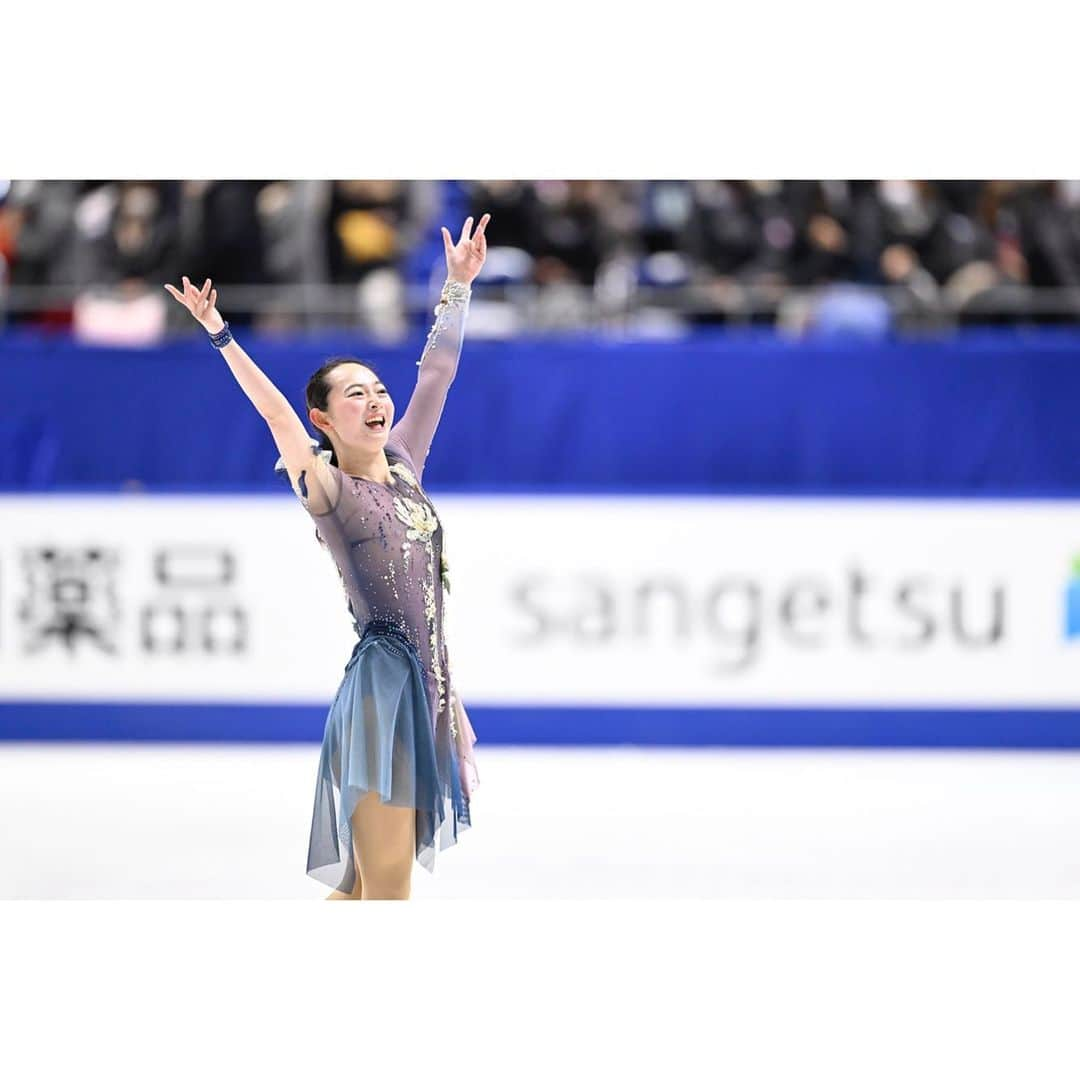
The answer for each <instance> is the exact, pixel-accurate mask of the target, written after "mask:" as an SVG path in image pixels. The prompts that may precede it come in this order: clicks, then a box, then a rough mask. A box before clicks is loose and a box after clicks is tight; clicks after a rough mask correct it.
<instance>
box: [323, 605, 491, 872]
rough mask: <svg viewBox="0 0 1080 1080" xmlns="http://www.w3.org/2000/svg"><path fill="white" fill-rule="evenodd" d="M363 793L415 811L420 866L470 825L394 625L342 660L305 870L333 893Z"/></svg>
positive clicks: (444, 739) (418, 676) (451, 751)
mask: <svg viewBox="0 0 1080 1080" xmlns="http://www.w3.org/2000/svg"><path fill="white" fill-rule="evenodd" d="M370 791H376V792H378V794H379V798H380V799H381V801H382V802H384V803H389V804H390V805H391V806H410V807H413V808H414V809H415V810H416V858H417V861H418V862H419V863H420V865H421V866H423V867H424V869H426V870H428V871H432V870H433V869H434V864H435V852H436V849H437V848H438V849H439V850H441V849H443V848H446V847H449V846H450V845H451V844H454V843H456V842H457V837H458V833H459V832H460V831H462V830H463V829H466V828H468V827H469V825H470V821H469V803H468V798H467V796H466V795H465V794H464V792H463V790H462V782H461V777H460V775H459V763H458V760H457V753H456V750H455V746H454V742H453V740H452V739H451V738H450V736H449V733H448V732H445V731H441V732H440V733H439V736H438V738H436V733H435V729H434V728H433V725H432V722H431V710H430V708H429V707H428V699H427V693H426V689H425V680H424V672H423V668H422V666H421V663H420V660H419V658H418V657H417V654H416V651H415V650H414V649H413V647H412V644H411V643H410V642H409V641H408V639H407V638H406V637H405V636H404V634H402V633H401V632H400V631H399V630H397V628H396V627H393V626H392V625H389V624H377V623H371V624H369V625H368V627H367V628H366V630H365V632H364V635H363V637H361V638H360V640H359V641H357V643H356V647H355V648H354V649H353V653H352V656H351V657H350V658H349V662H348V663H347V664H346V665H345V674H344V676H343V677H342V680H341V685H340V686H339V687H338V691H337V693H336V695H335V696H334V701H333V703H332V704H331V706H330V711H329V713H328V714H327V717H326V727H325V730H324V731H323V740H322V751H321V753H320V756H319V768H318V777H317V780H316V785H315V806H314V810H313V811H312V818H311V839H310V842H309V844H308V859H307V872H308V874H310V875H311V876H312V877H313V878H315V879H316V880H317V881H321V882H323V883H324V884H326V885H330V886H332V887H333V888H335V889H339V890H340V891H341V892H346V893H348V892H352V891H353V888H354V886H355V885H356V865H355V861H354V857H353V845H352V826H351V818H352V813H353V810H354V809H355V807H356V804H357V803H358V802H359V801H360V799H361V798H363V797H364V796H365V795H366V794H367V793H368V792H370Z"/></svg>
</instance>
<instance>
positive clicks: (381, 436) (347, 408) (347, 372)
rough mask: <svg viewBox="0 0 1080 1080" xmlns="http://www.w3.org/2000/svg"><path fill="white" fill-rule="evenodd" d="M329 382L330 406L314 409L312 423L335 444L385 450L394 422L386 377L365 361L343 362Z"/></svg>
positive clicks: (392, 405)
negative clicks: (383, 381) (365, 363)
mask: <svg viewBox="0 0 1080 1080" xmlns="http://www.w3.org/2000/svg"><path fill="white" fill-rule="evenodd" d="M326 382H327V385H328V387H329V394H328V395H327V402H326V409H325V410H322V409H313V410H312V411H311V420H312V422H313V423H315V424H316V426H317V427H318V428H320V429H321V430H322V431H326V432H327V433H328V434H329V435H330V436H331V441H332V442H334V443H335V445H339V446H341V445H343V446H351V447H355V448H357V449H358V450H364V451H365V452H371V451H372V450H378V449H381V448H382V447H383V446H384V445H385V444H386V437H387V435H389V434H390V428H391V426H392V425H393V423H394V402H393V401H392V400H391V398H390V393H389V391H388V390H387V389H386V387H385V386H384V385H383V383H382V380H381V379H380V378H379V377H378V376H377V375H376V374H375V372H373V371H372V370H371V369H370V368H366V367H364V365H363V364H339V365H338V366H337V367H335V368H334V369H333V370H332V371H330V372H329V373H328V374H327V376H326ZM380 421H381V423H380Z"/></svg>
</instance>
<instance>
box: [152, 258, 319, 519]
mask: <svg viewBox="0 0 1080 1080" xmlns="http://www.w3.org/2000/svg"><path fill="white" fill-rule="evenodd" d="M182 281H183V285H184V291H183V292H182V293H181V292H180V291H179V290H177V289H175V288H174V287H173V286H172V285H166V286H165V288H166V289H168V291H169V292H170V293H171V294H172V296H173V297H174V298H175V299H176V300H177V302H179V303H181V304H183V305H184V307H185V308H187V310H188V311H189V312H191V314H192V316H193V317H194V318H195V320H196V321H197V322H198V323H199V325H200V326H202V327H203V329H204V330H206V332H207V333H208V334H217V333H220V332H221V331H222V330H224V329H225V320H224V319H223V318H222V317H221V314H220V313H219V312H218V310H217V289H215V288H213V283H212V282H211V281H210V279H209V278H207V279H206V282H205V284H204V285H203V287H202V288H201V289H196V288H195V286H194V285H192V284H191V282H190V281H188V279H187V278H186V277H185V278H183V279H182ZM219 351H220V352H221V355H222V356H223V357H224V358H225V362H226V363H227V364H228V365H229V370H230V371H231V372H232V373H233V375H234V376H235V378H236V381H237V382H238V383H239V384H240V389H241V390H243V391H244V393H245V394H247V396H248V398H249V400H250V401H251V404H252V405H254V406H255V408H256V409H257V410H258V413H259V415H260V416H261V417H262V418H263V419H264V420H265V421H266V423H267V426H268V427H269V428H270V434H271V435H272V436H273V439H274V443H275V444H276V446H277V448H278V453H279V454H280V455H281V458H282V460H283V462H284V464H285V468H286V471H287V472H288V474H289V480H290V481H291V483H292V487H293V491H295V492H296V494H297V496H298V497H299V498H300V499H301V500H302V501H303V503H304V505H305V506H306V507H307V508H308V510H309V511H311V512H312V513H313V514H322V513H326V512H328V511H329V510H330V509H332V508H333V505H334V503H335V502H336V495H337V491H336V488H337V478H336V477H335V476H334V475H333V470H332V469H331V468H330V466H328V465H327V463H326V462H325V461H324V460H323V459H322V458H321V457H320V456H319V454H318V453H317V452H316V450H315V448H314V447H313V446H312V439H311V436H310V435H309V434H308V431H307V428H306V427H304V422H303V421H302V420H301V419H300V417H299V416H297V414H296V410H295V409H294V408H293V407H292V406H291V405H290V404H289V399H288V398H286V397H285V395H284V394H283V393H282V392H281V391H280V390H279V389H278V388H277V387H276V386H275V385H274V384H273V382H271V381H270V379H269V378H268V377H267V375H266V374H265V373H264V372H263V371H262V370H261V369H260V368H259V366H258V364H256V363H255V361H254V360H252V359H251V357H250V356H248V354H247V353H246V352H245V351H244V350H243V349H242V348H241V346H240V345H239V344H238V343H237V342H236V340H235V339H233V338H231V337H230V340H229V342H228V344H226V345H223V346H221V347H220V349H219Z"/></svg>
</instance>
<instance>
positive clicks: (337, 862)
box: [165, 214, 491, 900]
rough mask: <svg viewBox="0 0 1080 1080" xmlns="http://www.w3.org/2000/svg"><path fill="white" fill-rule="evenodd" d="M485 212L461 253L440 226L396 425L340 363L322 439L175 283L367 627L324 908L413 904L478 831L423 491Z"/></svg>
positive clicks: (328, 742) (432, 520)
mask: <svg viewBox="0 0 1080 1080" xmlns="http://www.w3.org/2000/svg"><path fill="white" fill-rule="evenodd" d="M490 218H491V215H490V214H485V215H484V216H483V217H482V218H481V219H480V223H479V225H477V227H476V231H475V232H472V224H473V219H472V218H471V217H470V218H468V219H467V220H466V222H465V224H464V226H463V228H462V230H461V235H460V238H459V239H458V242H457V243H456V244H455V243H454V242H453V239H452V237H451V235H450V233H449V231H448V230H447V229H446V228H443V230H442V236H443V244H444V247H445V249H446V268H447V277H446V282H445V284H444V285H443V289H442V296H441V299H440V301H439V304H438V306H437V307H436V308H435V316H436V318H435V323H434V325H433V326H432V328H431V332H430V334H429V335H428V338H427V343H426V345H425V347H424V351H423V353H422V355H421V357H420V359H419V361H417V364H418V367H419V369H420V370H419V372H418V373H417V380H416V386H415V388H414V390H413V393H412V397H411V398H410V400H409V404H408V407H407V408H406V410H405V413H404V415H403V416H402V417H401V419H400V420H399V421H398V422H397V423H396V424H395V423H394V403H393V401H392V400H391V398H390V395H389V393H388V392H387V389H386V387H385V386H384V385H383V383H382V382H381V381H380V379H379V376H378V374H377V373H376V371H375V370H374V368H372V367H371V365H369V364H367V363H366V362H364V361H361V360H358V359H356V358H354V357H334V358H333V359H331V360H329V361H327V363H325V364H323V366H322V367H320V368H319V370H318V371H316V372H315V373H314V375H312V376H311V379H310V381H309V382H308V385H307V391H306V404H307V410H308V419H309V420H310V421H311V423H312V424H313V425H314V426H315V427H316V428H317V429H318V430H319V432H320V433H321V440H320V442H318V443H317V442H316V441H315V440H314V439H313V438H311V436H310V435H309V434H308V432H307V429H306V428H305V427H304V424H303V421H302V420H301V419H300V417H299V416H298V415H297V414H296V412H295V411H294V410H293V408H292V407H291V405H290V404H289V401H288V399H287V398H286V397H285V396H284V394H282V393H281V392H280V391H279V390H278V389H277V387H276V386H274V384H273V383H272V382H271V381H270V380H269V379H268V378H267V376H266V375H265V374H264V373H263V372H262V371H261V370H260V369H259V368H258V367H257V366H256V364H255V363H254V361H253V360H252V359H251V357H249V356H248V354H247V353H246V352H244V350H243V349H242V348H241V347H240V345H239V344H237V342H236V341H235V339H233V337H232V335H231V334H230V332H229V324H228V323H227V322H225V320H224V319H223V318H222V317H221V315H220V314H219V313H218V310H217V290H216V289H215V288H213V283H212V282H211V281H210V279H207V280H206V282H205V283H204V284H203V286H202V288H201V289H197V288H196V287H195V286H194V285H193V284H192V283H191V282H190V281H189V280H188V279H187V278H186V277H185V278H183V279H182V281H183V292H181V291H179V290H178V289H176V288H174V287H173V286H172V285H166V286H165V288H166V289H168V291H169V292H170V294H171V295H172V296H173V297H175V298H176V300H177V301H179V302H180V303H181V304H183V305H184V306H185V307H186V308H187V309H188V311H190V312H191V314H192V315H193V316H194V317H195V318H196V319H197V320H198V322H199V323H200V324H201V325H202V326H203V327H204V328H205V329H206V330H207V332H208V333H209V334H210V341H211V342H212V344H213V345H214V346H215V347H216V348H218V349H220V350H221V354H222V356H223V357H224V358H225V361H226V363H227V364H228V365H229V368H230V370H231V371H232V373H233V375H234V376H235V377H236V381H237V382H238V383H239V384H240V387H241V389H242V390H243V391H244V393H245V394H247V396H248V397H249V398H250V399H251V403H252V404H253V405H254V406H255V408H256V409H258V411H259V415H260V416H262V418H263V419H264V420H265V421H266V422H267V424H268V425H269V427H270V433H271V435H272V436H273V438H274V442H275V443H276V444H277V448H278V450H279V451H280V454H281V457H280V458H279V459H278V462H277V464H276V465H275V467H274V468H275V471H276V472H278V473H279V474H287V475H288V479H289V482H290V483H291V485H292V488H293V491H294V492H295V494H296V496H297V498H298V499H299V500H300V503H301V504H302V506H303V507H304V509H305V510H306V511H307V512H308V514H310V515H311V517H312V519H313V520H314V522H315V533H316V537H317V539H318V540H319V542H320V543H321V544H323V545H324V546H325V547H326V548H327V549H328V550H329V551H330V553H331V554H332V556H333V558H334V562H335V564H336V566H337V569H338V574H339V575H340V577H341V582H342V585H343V587H344V590H345V594H346V597H347V600H348V608H349V613H350V615H351V616H352V619H353V627H354V629H355V630H356V633H357V637H358V640H357V642H356V645H355V647H354V648H353V652H352V656H351V657H350V658H349V660H348V663H347V664H346V665H345V674H344V676H343V677H342V680H341V684H340V686H339V687H338V690H337V693H336V695H335V697H334V700H333V703H332V704H331V706H330V710H329V713H328V715H327V718H326V726H325V729H324V731H323V740H322V752H321V755H320V758H319V766H318V775H317V780H316V788H315V805H314V809H313V811H312V820H311V835H310V840H309V844H308V857H307V873H308V874H309V875H311V876H312V877H314V878H315V879H316V880H317V881H320V882H322V883H324V884H327V885H331V886H333V888H334V891H333V892H332V893H330V895H329V896H328V897H327V898H326V899H328V900H378V899H398V900H407V899H408V898H409V893H410V886H411V879H412V863H413V859H414V857H415V858H416V860H417V861H418V862H419V863H420V864H421V865H422V866H423V867H424V868H425V869H427V870H428V871H432V870H433V869H434V861H435V851H436V848H438V849H439V850H441V849H443V848H445V847H448V846H449V845H451V844H453V843H455V842H456V840H457V836H458V833H459V832H460V831H463V830H464V829H466V828H468V827H469V826H470V824H471V821H470V817H469V802H470V797H471V795H472V792H473V790H474V789H475V787H476V785H477V783H478V776H477V771H476V763H475V759H474V754H473V744H474V743H475V742H476V735H475V733H474V732H473V729H472V725H471V724H470V723H469V718H468V715H467V714H466V712H465V709H464V706H463V705H462V703H461V699H460V697H459V696H458V694H457V691H456V688H455V686H454V679H453V673H452V671H451V668H450V660H449V655H448V652H447V645H446V638H445V623H444V620H445V612H446V595H447V593H448V592H449V588H450V585H449V579H448V573H447V571H448V567H447V563H446V559H445V557H444V555H443V530H442V525H441V524H440V522H439V519H438V517H437V516H436V514H435V510H434V507H433V506H432V504H431V500H430V499H429V498H428V496H427V493H426V492H425V491H424V489H423V485H422V481H423V476H424V463H425V461H426V459H427V456H428V450H429V448H430V446H431V440H432V437H433V436H434V434H435V429H436V427H437V426H438V423H439V418H440V416H441V415H442V410H443V405H444V403H445V401H446V393H447V390H448V389H449V386H450V383H451V382H452V381H453V378H454V374H455V372H456V371H457V365H458V358H459V357H460V355H461V344H462V336H463V332H464V325H465V314H466V311H467V308H468V303H469V295H470V286H471V283H472V281H473V279H474V278H475V277H476V275H477V274H478V273H479V272H480V268H481V267H482V266H483V264H484V258H485V255H486V253H487V240H486V239H485V236H484V229H485V228H486V227H487V224H488V221H489V220H490ZM335 794H336V795H337V799H338V806H337V809H336V810H335Z"/></svg>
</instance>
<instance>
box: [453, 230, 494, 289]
mask: <svg viewBox="0 0 1080 1080" xmlns="http://www.w3.org/2000/svg"><path fill="white" fill-rule="evenodd" d="M490 220H491V215H490V214H485V215H484V216H483V217H482V218H481V219H480V224H479V225H477V226H476V232H474V233H473V234H472V236H471V237H470V236H469V230H470V229H471V228H472V223H473V219H472V218H467V219H466V220H465V224H464V225H463V226H462V228H461V239H460V240H458V242H457V243H456V244H455V243H454V242H453V241H452V240H451V239H450V230H449V229H447V228H446V226H445V225H444V226H443V230H442V237H443V246H444V247H445V248H446V274H447V277H449V278H450V280H451V281H460V282H461V283H462V284H463V285H468V284H470V283H471V282H472V280H473V278H475V277H476V275H477V274H479V273H480V268H481V267H482V266H483V265H484V259H485V258H486V257H487V239H486V238H485V237H484V229H485V228H487V223H488V222H489V221H490Z"/></svg>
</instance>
